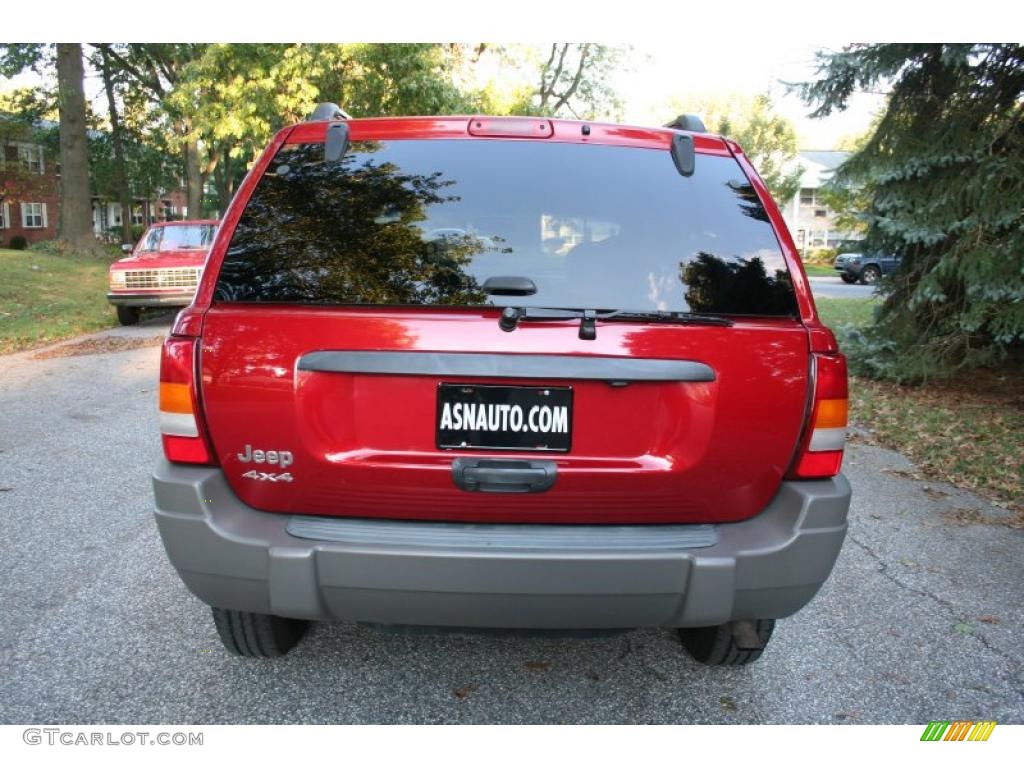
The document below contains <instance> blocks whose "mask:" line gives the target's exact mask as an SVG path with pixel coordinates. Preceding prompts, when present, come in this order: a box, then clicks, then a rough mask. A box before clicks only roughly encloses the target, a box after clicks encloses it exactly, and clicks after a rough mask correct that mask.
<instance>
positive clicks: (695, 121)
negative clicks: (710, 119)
mask: <svg viewBox="0 0 1024 768" xmlns="http://www.w3.org/2000/svg"><path fill="white" fill-rule="evenodd" d="M665 127H666V128H675V129H676V130H677V131H692V132H693V133H707V132H708V129H707V128H705V127H704V121H703V120H701V119H700V117H699V116H697V115H692V114H685V115H679V116H678V117H677V118H676V119H675V120H673V121H672V122H671V123H665Z"/></svg>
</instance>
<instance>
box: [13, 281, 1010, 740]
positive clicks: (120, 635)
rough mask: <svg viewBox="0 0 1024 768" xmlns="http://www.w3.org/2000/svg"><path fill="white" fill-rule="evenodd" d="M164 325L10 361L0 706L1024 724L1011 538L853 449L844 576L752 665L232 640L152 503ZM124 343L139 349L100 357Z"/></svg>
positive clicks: (542, 647)
mask: <svg viewBox="0 0 1024 768" xmlns="http://www.w3.org/2000/svg"><path fill="white" fill-rule="evenodd" d="M837 282H838V281H837ZM812 283H813V284H814V285H815V291H816V292H817V291H819V290H821V288H820V286H821V285H823V283H821V282H820V281H812ZM828 285H829V286H831V284H828ZM830 289H831V287H830ZM842 289H843V290H854V291H870V289H868V288H862V287H849V288H848V287H845V286H842ZM166 330H167V322H166V321H163V322H159V323H156V324H149V325H143V326H140V327H137V328H133V329H130V330H123V329H122V330H118V331H115V332H111V333H110V334H106V335H104V336H101V337H100V339H101V340H100V341H99V342H95V341H93V342H91V346H90V347H87V348H86V350H88V349H92V350H93V353H92V354H83V355H76V356H61V357H50V358H48V359H33V354H34V353H21V354H17V355H11V356H7V357H2V358H0V615H2V616H3V621H2V622H0V722H4V723H24V722H55V723H61V722H81V723H93V722H106V723H147V724H148V723H157V722H185V723H214V722H233V723H250V722H311V723H321V722H326V723H356V722H360V723H391V722H407V723H596V722H602V723H620V722H630V723H655V722H657V723H926V722H927V721H929V720H937V719H939V720H943V719H944V720H981V719H995V720H998V721H999V722H1000V723H1005V722H1017V723H1020V722H1022V721H1024V646H1022V644H1021V642H1020V635H1021V630H1022V627H1024V606H1022V601H1021V585H1022V584H1024V531H1020V530H1012V529H1010V528H1007V527H1005V526H1004V525H1002V524H1001V521H1002V520H1004V519H1005V513H1003V512H1002V510H1000V509H998V508H996V507H993V506H991V505H989V504H987V503H986V502H984V501H982V500H980V499H979V498H977V497H975V496H973V495H971V494H969V493H965V492H961V491H958V490H956V489H954V488H952V487H950V486H947V485H943V484H941V483H933V482H922V481H920V480H918V479H915V469H914V467H913V465H911V464H910V463H909V462H908V461H907V460H906V459H904V458H902V457H901V456H900V455H898V454H896V453H893V452H891V451H888V450H883V449H881V448H875V447H870V446H868V445H865V444H863V443H859V444H854V445H853V446H852V447H851V448H850V449H849V451H848V453H847V460H846V463H845V471H846V473H847V475H848V477H849V479H850V481H851V483H852V485H853V489H854V497H853V508H852V518H851V526H850V535H849V537H848V539H847V542H846V545H845V547H844V549H843V553H842V555H841V557H840V559H839V563H838V565H837V567H836V571H835V573H834V574H833V576H832V578H831V579H830V580H829V582H828V583H827V584H826V585H825V587H824V589H823V590H822V592H821V593H820V594H819V596H818V597H817V598H816V599H815V600H814V601H813V602H812V603H811V604H810V605H809V606H808V607H807V608H806V609H804V610H803V611H801V612H800V613H799V614H797V615H796V616H795V617H793V618H790V619H788V620H784V621H780V622H779V624H778V627H777V629H776V634H775V638H774V640H773V641H772V643H771V644H770V645H769V647H768V649H767V650H766V652H765V654H764V656H763V658H762V659H761V661H760V662H759V663H757V664H755V665H753V666H750V667H745V668H736V669H715V668H707V667H703V666H701V665H699V664H697V663H695V662H693V661H692V660H690V659H689V658H688V657H687V656H686V655H685V654H684V653H683V651H682V650H681V648H680V647H679V644H678V642H677V640H676V638H675V636H674V634H673V633H672V632H670V631H668V630H651V629H647V630H639V631H634V632H629V633H626V634H622V635H619V636H615V637H605V638H600V639H582V640H581V639H566V638H552V637H541V638H521V637H507V636H506V637H493V636H470V635H437V634H431V635H394V634H383V633H381V632H378V631H376V630H373V629H370V628H367V627H362V626H356V625H352V624H335V625H319V626H316V627H315V628H314V629H313V630H312V631H311V632H310V634H309V635H308V636H307V637H306V639H305V640H304V641H303V642H302V643H301V644H300V645H299V646H298V647H297V648H296V649H295V650H294V651H293V652H292V653H291V654H289V655H288V656H287V657H284V658H282V659H278V660H253V659H240V658H237V657H234V656H230V655H228V654H227V652H225V651H224V650H223V649H222V648H221V645H220V643H219V641H218V639H217V637H216V634H215V631H214V628H213V622H212V621H211V619H210V613H209V609H208V608H206V607H205V606H204V605H202V604H201V603H200V602H199V601H198V600H197V599H196V598H194V597H193V596H192V595H191V594H189V593H188V592H187V591H186V589H185V588H184V586H183V585H182V584H181V582H180V581H179V579H178V577H177V575H176V574H175V572H174V570H173V569H172V567H171V566H170V564H169V563H168V561H167V558H166V556H165V554H164V551H163V547H162V545H161V543H160V540H159V537H158V535H157V530H156V525H155V523H154V521H153V515H152V511H151V510H152V492H151V488H150V482H149V473H150V469H151V467H152V465H153V463H154V461H155V460H156V458H157V456H158V453H159V450H160V445H159V439H158V437H157V421H156V377H157V362H158V353H159V349H158V347H157V346H156V344H157V340H156V338H155V337H158V336H159V335H161V334H163V333H166ZM111 337H114V338H115V339H136V340H137V341H134V342H131V341H129V342H123V341H110V338H111ZM130 343H135V344H143V345H144V346H141V347H138V348H135V349H129V350H127V351H99V352H97V351H95V350H96V349H99V350H103V349H107V350H109V349H111V346H112V345H121V344H130ZM83 351H84V350H83Z"/></svg>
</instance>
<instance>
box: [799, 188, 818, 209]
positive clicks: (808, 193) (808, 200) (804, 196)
mask: <svg viewBox="0 0 1024 768" xmlns="http://www.w3.org/2000/svg"><path fill="white" fill-rule="evenodd" d="M816 203H817V195H816V194H815V190H814V189H812V188H810V187H804V188H803V189H801V190H800V205H815V204H816Z"/></svg>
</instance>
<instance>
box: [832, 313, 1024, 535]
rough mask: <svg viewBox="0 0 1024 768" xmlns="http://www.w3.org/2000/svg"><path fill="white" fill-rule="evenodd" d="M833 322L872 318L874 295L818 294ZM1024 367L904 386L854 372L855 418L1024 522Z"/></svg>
mask: <svg viewBox="0 0 1024 768" xmlns="http://www.w3.org/2000/svg"><path fill="white" fill-rule="evenodd" d="M815 303H816V304H817V306H818V311H819V312H820V313H821V317H822V320H824V322H825V323H826V324H827V325H828V326H830V327H831V328H833V329H839V328H841V327H842V326H844V325H855V326H864V325H867V324H869V323H870V322H871V319H872V310H873V307H874V304H875V300H874V299H817V300H816V301H815ZM1022 393H1024V369H1022V368H1021V367H1020V366H1008V367H1003V368H1000V369H993V370H974V371H969V372H966V373H964V374H961V375H958V376H955V377H954V378H953V379H951V380H950V381H935V382H929V383H927V384H923V385H920V386H902V385H899V384H892V383H889V382H884V381H872V380H870V379H863V378H859V377H856V376H855V377H851V379H850V421H851V423H853V424H857V425H860V426H864V427H867V428H868V429H869V430H870V431H871V437H870V438H869V439H868V441H869V442H873V443H877V444H879V445H884V446H886V447H888V448H894V449H896V450H898V451H900V452H901V453H902V454H904V455H905V456H907V457H909V458H910V459H911V460H912V461H913V462H914V463H915V464H917V466H918V467H919V468H920V470H921V472H922V474H923V475H924V476H926V477H930V478H933V479H937V480H944V481H946V482H949V483H952V484H953V485H957V486H959V487H961V488H969V489H970V490H972V491H975V492H976V493H978V494H979V495H980V496H984V497H986V498H988V499H990V500H992V501H994V502H996V503H997V504H999V505H1000V506H1003V507H1006V508H1007V509H1011V510H1013V511H1015V512H1017V513H1018V515H1017V523H1016V524H1019V525H1022V526H1024V448H1022V443H1021V435H1024V394H1022Z"/></svg>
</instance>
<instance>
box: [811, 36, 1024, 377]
mask: <svg viewBox="0 0 1024 768" xmlns="http://www.w3.org/2000/svg"><path fill="white" fill-rule="evenodd" d="M818 60H819V70H818V73H819V78H818V79H817V80H816V81H815V82H811V83H805V84H803V85H801V86H799V89H800V91H801V93H802V96H803V97H804V99H805V101H807V103H808V104H812V105H815V106H816V110H815V111H814V112H813V113H812V116H815V117H817V116H825V115H828V114H830V113H831V112H833V111H836V110H842V109H844V108H845V107H846V104H847V101H848V99H849V97H850V95H851V94H852V93H854V92H855V91H862V90H871V91H877V90H879V89H882V88H885V89H887V90H888V103H887V106H886V108H885V110H884V112H883V114H882V115H881V118H880V120H879V122H878V125H877V128H876V129H875V131H874V133H873V135H872V136H871V137H870V138H869V139H868V140H867V142H866V143H865V144H864V146H863V147H862V148H861V149H860V151H859V152H857V153H856V154H855V155H854V156H853V157H851V158H850V160H848V161H847V162H846V163H845V164H844V165H843V166H841V168H840V169H839V172H838V174H837V177H838V179H839V181H840V182H842V183H846V184H850V185H852V186H854V187H860V188H862V189H867V190H870V198H869V205H868V209H867V211H866V212H865V221H866V223H867V242H866V246H867V247H868V248H870V249H878V250H882V251H886V252H889V253H894V254H898V255H900V256H901V257H902V262H901V265H900V268H899V270H898V271H897V272H896V274H895V275H894V277H893V278H891V279H889V280H887V281H885V283H884V284H883V286H882V288H883V291H884V292H885V300H884V303H883V304H882V306H881V308H880V312H879V316H878V321H877V323H876V324H875V325H874V326H872V327H871V328H869V329H868V330H867V331H866V332H865V333H863V334H852V335H851V336H850V339H849V340H848V344H847V351H848V353H850V354H851V358H852V362H853V365H854V370H856V371H859V372H861V373H864V374H867V375H871V376H879V377H887V378H892V379H896V380H908V381H913V380H923V379H927V378H931V377H936V376H944V375H948V374H950V373H951V372H953V371H955V370H957V369H959V368H963V367H970V366H976V365H985V364H991V363H994V362H996V361H998V360H1000V359H1002V358H1004V357H1005V356H1006V354H1007V353H1009V352H1019V351H1020V350H1021V348H1022V342H1024V45H1019V44H994V43H992V44H989V43H985V44H953V45H944V44H904V43H897V44H879V45H853V46H849V47H848V48H846V49H844V50H843V51H841V52H839V53H822V54H819V57H818Z"/></svg>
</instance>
